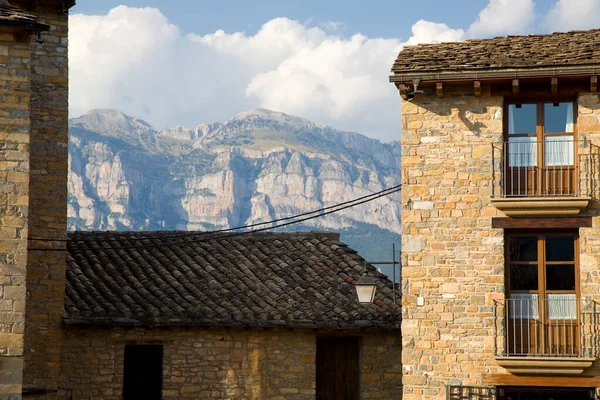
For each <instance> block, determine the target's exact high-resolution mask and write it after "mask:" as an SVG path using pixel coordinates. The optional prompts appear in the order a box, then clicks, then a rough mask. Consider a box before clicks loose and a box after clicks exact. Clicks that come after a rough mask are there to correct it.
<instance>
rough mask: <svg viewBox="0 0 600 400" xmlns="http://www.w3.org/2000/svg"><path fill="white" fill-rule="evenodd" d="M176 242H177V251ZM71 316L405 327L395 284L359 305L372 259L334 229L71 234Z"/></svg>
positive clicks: (141, 321)
mask: <svg viewBox="0 0 600 400" xmlns="http://www.w3.org/2000/svg"><path fill="white" fill-rule="evenodd" d="M174 243H175V244H174ZM67 248H68V256H67V288H66V291H67V296H66V299H65V310H64V315H63V318H64V320H65V322H67V323H72V324H115V325H118V324H132V325H220V326H265V327H268V326H286V327H297V328H363V327H369V326H370V327H385V328H396V327H398V326H399V323H400V306H399V305H396V304H393V300H392V283H391V282H390V281H389V280H388V279H387V278H386V277H385V276H384V275H382V274H380V273H378V272H377V271H375V270H374V269H373V268H372V267H370V271H371V272H370V273H371V275H372V276H374V277H377V278H378V289H377V302H376V304H369V305H364V304H359V303H358V301H357V299H356V292H355V290H354V288H353V285H354V283H355V282H356V280H357V279H358V278H359V277H360V275H361V273H362V270H363V268H364V266H363V265H364V264H363V263H364V260H363V259H362V258H361V257H360V256H359V255H358V254H357V253H356V252H355V251H354V250H352V249H350V248H349V247H347V246H346V245H345V244H343V243H341V242H339V235H337V234H333V233H326V232H306V233H253V234H248V235H241V236H235V237H229V238H224V237H220V238H218V237H217V238H214V236H213V238H211V239H209V238H208V237H207V236H206V234H202V233H198V235H196V236H190V235H189V233H188V234H186V235H184V234H182V233H181V232H179V233H174V232H139V233H133V232H127V233H125V232H120V233H117V232H86V233H84V232H77V233H71V234H69V242H68V246H67Z"/></svg>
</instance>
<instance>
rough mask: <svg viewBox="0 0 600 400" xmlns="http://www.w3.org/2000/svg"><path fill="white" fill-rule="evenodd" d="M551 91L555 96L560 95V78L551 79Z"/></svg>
mask: <svg viewBox="0 0 600 400" xmlns="http://www.w3.org/2000/svg"><path fill="white" fill-rule="evenodd" d="M550 88H551V89H550V90H551V91H552V94H553V95H557V94H558V78H552V79H550Z"/></svg>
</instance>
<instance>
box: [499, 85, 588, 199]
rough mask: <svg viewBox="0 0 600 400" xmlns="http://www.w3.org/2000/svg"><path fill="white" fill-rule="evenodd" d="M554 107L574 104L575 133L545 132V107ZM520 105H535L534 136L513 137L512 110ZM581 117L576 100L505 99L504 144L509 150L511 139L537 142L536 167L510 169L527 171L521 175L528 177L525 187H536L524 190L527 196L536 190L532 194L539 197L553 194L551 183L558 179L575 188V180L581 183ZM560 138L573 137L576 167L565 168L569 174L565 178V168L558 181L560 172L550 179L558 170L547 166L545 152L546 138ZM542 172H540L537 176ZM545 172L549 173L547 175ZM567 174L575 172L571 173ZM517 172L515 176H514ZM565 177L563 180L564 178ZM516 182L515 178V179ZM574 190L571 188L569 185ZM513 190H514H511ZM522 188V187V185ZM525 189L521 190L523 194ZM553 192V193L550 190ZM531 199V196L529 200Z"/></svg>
mask: <svg viewBox="0 0 600 400" xmlns="http://www.w3.org/2000/svg"><path fill="white" fill-rule="evenodd" d="M552 103H570V104H571V107H572V111H573V132H546V131H545V128H544V113H545V110H544V105H545V104H552ZM517 104H532V105H535V107H536V128H535V132H531V133H514V134H509V125H510V120H509V115H510V113H509V109H510V106H511V105H517ZM577 115H578V107H577V101H576V99H575V98H574V97H573V96H553V97H507V98H505V99H504V110H503V116H504V119H503V141H504V143H506V146H508V143H509V142H510V141H511V139H517V138H525V137H529V138H534V139H535V143H536V146H535V149H536V159H535V165H524V166H507V167H509V169H510V170H511V171H512V168H513V167H516V168H517V171H523V172H517V173H518V174H520V173H524V174H525V176H526V177H525V178H524V179H525V180H524V182H525V184H526V186H527V185H532V187H531V188H529V187H526V188H523V189H524V190H525V192H526V193H527V194H530V190H532V191H533V192H532V193H535V192H537V191H543V192H546V191H548V190H550V187H551V186H550V183H551V182H555V180H556V179H559V182H560V179H568V182H572V183H573V185H574V184H575V180H576V179H577V176H578V175H579V157H578V149H577V141H578V137H579V135H578V130H577ZM559 136H570V137H572V140H573V151H574V154H573V164H572V165H568V166H565V167H566V168H567V169H566V170H565V174H566V175H565V176H563V172H562V171H563V168H562V166H561V168H559V171H561V173H560V175H559V177H558V178H556V177H554V175H555V174H556V172H553V173H551V174H550V176H548V171H549V170H551V171H555V168H552V167H550V166H548V165H546V152H545V147H546V138H549V137H559ZM506 162H508V159H507V160H506ZM536 171H538V172H536ZM544 171H546V172H545V173H544ZM567 171H571V172H567ZM512 174H513V172H511V175H510V176H512ZM530 175H532V180H530V181H529V182H531V183H530V184H527V182H528V180H527V177H528V176H530ZM561 176H562V178H561ZM512 179H514V178H512ZM571 179H573V181H571ZM518 182H521V180H520V179H519V180H518ZM513 184H514V182H513V181H512V180H511V181H510V185H513ZM568 186H569V188H570V185H568ZM511 187H512V186H511ZM560 187H561V188H562V187H563V186H562V185H561V186H560ZM519 188H520V185H519ZM573 189H575V187H573ZM520 190H521V189H519V191H520ZM550 192H552V190H550ZM526 197H529V196H526Z"/></svg>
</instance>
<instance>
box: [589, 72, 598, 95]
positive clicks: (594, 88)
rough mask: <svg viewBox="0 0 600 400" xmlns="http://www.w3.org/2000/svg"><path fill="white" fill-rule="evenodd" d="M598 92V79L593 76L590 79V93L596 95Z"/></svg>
mask: <svg viewBox="0 0 600 400" xmlns="http://www.w3.org/2000/svg"><path fill="white" fill-rule="evenodd" d="M597 90H598V77H597V76H596V75H592V77H591V78H590V92H592V93H595V92H596V91H597Z"/></svg>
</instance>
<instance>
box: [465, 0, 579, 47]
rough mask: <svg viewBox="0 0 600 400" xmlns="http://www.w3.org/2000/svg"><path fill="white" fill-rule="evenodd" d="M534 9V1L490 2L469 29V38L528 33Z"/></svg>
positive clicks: (491, 0)
mask: <svg viewBox="0 0 600 400" xmlns="http://www.w3.org/2000/svg"><path fill="white" fill-rule="evenodd" d="M569 1H571V0H569ZM534 8H535V4H534V2H533V0H490V2H489V3H488V5H487V6H486V7H485V8H484V9H483V10H481V12H480V13H479V15H478V16H477V20H475V22H473V23H472V24H471V26H470V27H469V29H468V31H467V33H468V35H467V36H468V37H473V38H486V37H491V36H500V35H509V34H510V35H514V34H522V33H528V32H529V30H530V29H531V26H532V24H533V22H534V20H535V10H534Z"/></svg>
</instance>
